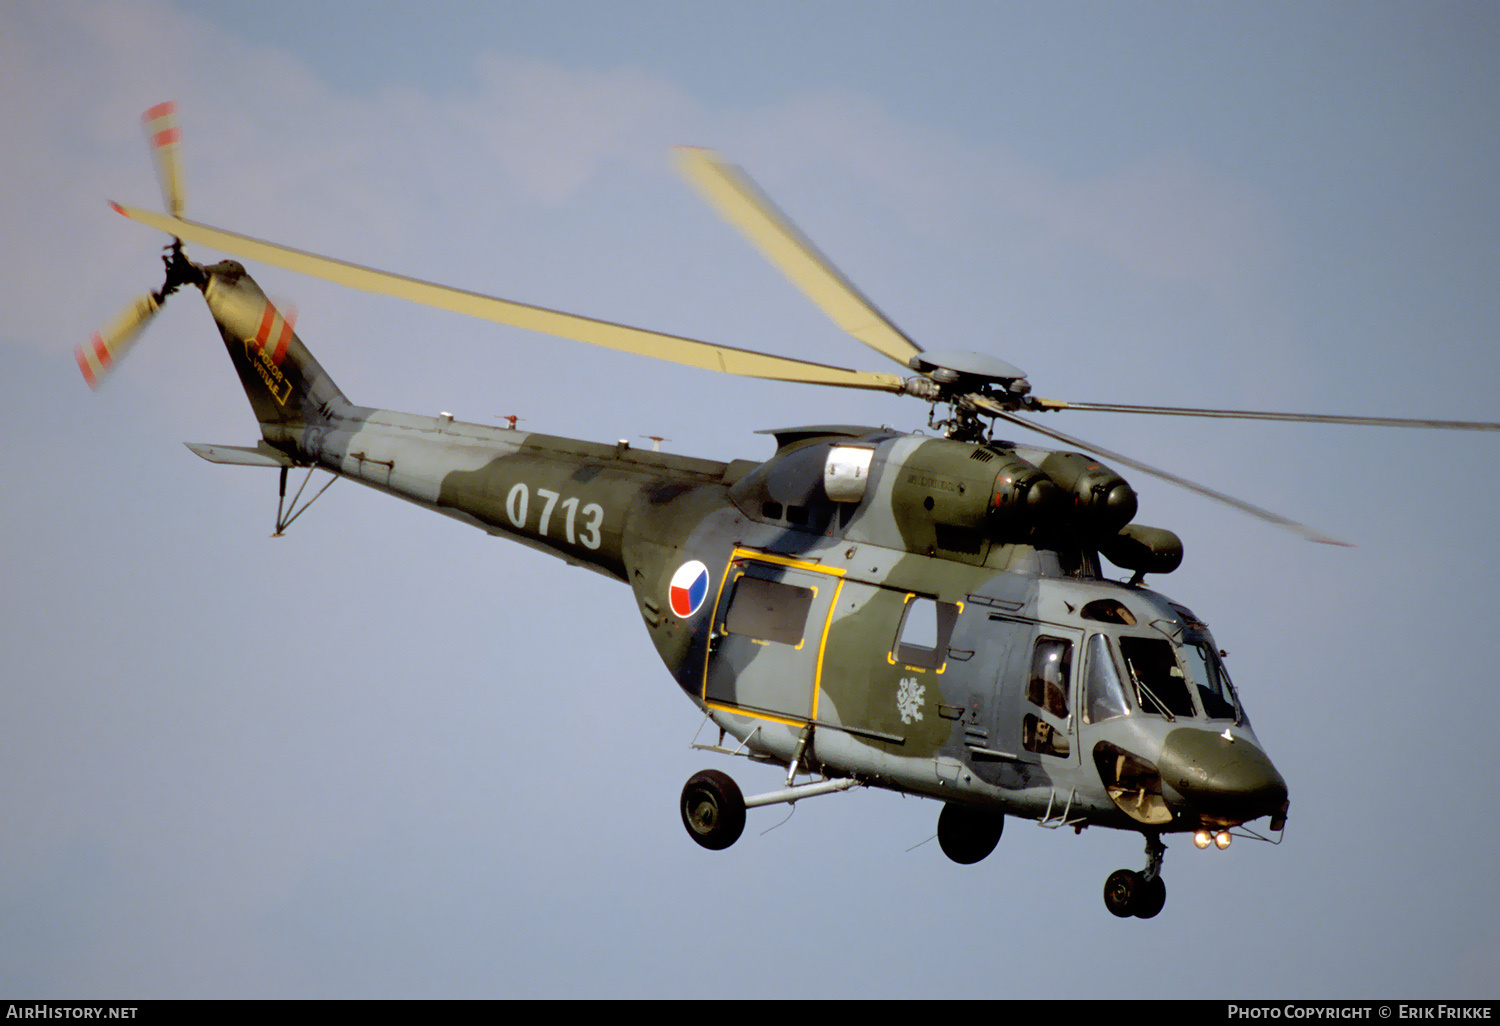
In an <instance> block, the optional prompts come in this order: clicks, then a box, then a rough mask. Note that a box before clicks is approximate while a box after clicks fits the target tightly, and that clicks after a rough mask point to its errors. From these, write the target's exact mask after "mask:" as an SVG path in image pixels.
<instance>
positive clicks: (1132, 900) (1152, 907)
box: [1104, 834, 1167, 919]
mask: <svg viewBox="0 0 1500 1026" xmlns="http://www.w3.org/2000/svg"><path fill="white" fill-rule="evenodd" d="M1166 852H1167V846H1166V845H1165V844H1162V842H1161V836H1160V835H1159V834H1147V835H1146V868H1145V869H1144V870H1143V871H1142V872H1139V873H1137V872H1136V871H1135V870H1133V869H1117V870H1115V871H1114V872H1113V873H1111V874H1109V879H1108V880H1106V881H1104V906H1105V908H1107V909H1109V910H1110V912H1112V913H1113V914H1114V915H1117V916H1119V917H1120V918H1121V919H1128V918H1130V917H1131V916H1135V917H1136V918H1137V919H1150V918H1151V917H1152V916H1154V915H1156V914H1157V913H1158V912H1160V911H1161V910H1162V906H1163V905H1165V904H1166V902H1167V885H1166V883H1165V882H1163V881H1162V878H1161V863H1162V858H1163V856H1165V855H1166Z"/></svg>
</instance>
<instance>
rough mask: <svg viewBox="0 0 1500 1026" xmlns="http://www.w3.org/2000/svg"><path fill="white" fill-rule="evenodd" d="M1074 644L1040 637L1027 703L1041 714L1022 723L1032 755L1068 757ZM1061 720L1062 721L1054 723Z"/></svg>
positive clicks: (1029, 715) (1023, 741)
mask: <svg viewBox="0 0 1500 1026" xmlns="http://www.w3.org/2000/svg"><path fill="white" fill-rule="evenodd" d="M1072 666H1073V643H1072V642H1070V641H1064V640H1063V639H1061V638H1048V637H1042V638H1038V639H1037V641H1036V649H1035V650H1034V651H1033V652H1032V656H1031V676H1030V678H1029V679H1028V680H1027V682H1026V700H1027V701H1028V702H1030V703H1031V704H1032V705H1033V706H1036V707H1037V710H1038V712H1044V713H1046V714H1047V715H1046V716H1041V715H1038V713H1027V714H1026V716H1025V718H1024V719H1023V721H1022V723H1021V745H1022V747H1024V748H1025V749H1026V750H1027V751H1029V752H1041V753H1043V754H1045V755H1053V756H1057V757H1059V758H1066V757H1067V756H1068V755H1069V753H1070V752H1071V751H1072V746H1071V745H1070V744H1069V743H1068V735H1067V720H1068V683H1069V680H1070V678H1071V674H1072ZM1054 720H1055V721H1060V722H1054Z"/></svg>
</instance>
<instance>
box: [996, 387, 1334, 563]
mask: <svg viewBox="0 0 1500 1026" xmlns="http://www.w3.org/2000/svg"><path fill="white" fill-rule="evenodd" d="M966 398H967V399H968V400H969V401H970V402H972V403H974V405H975V406H977V407H979V408H980V409H981V410H983V411H984V412H985V413H988V414H991V415H992V416H995V417H999V418H1000V419H1001V420H1008V421H1010V422H1011V423H1012V424H1017V425H1019V426H1021V427H1023V428H1026V429H1028V430H1030V431H1035V432H1037V433H1038V434H1042V435H1046V436H1047V437H1048V438H1053V439H1056V440H1057V441H1059V442H1062V443H1063V444H1064V445H1069V446H1072V447H1074V448H1077V449H1082V450H1084V451H1085V452H1091V453H1094V454H1096V455H1098V456H1102V457H1104V458H1105V459H1107V460H1110V461H1112V462H1115V463H1119V464H1122V465H1124V466H1127V467H1130V468H1131V469H1133V470H1139V471H1140V472H1141V473H1143V474H1150V475H1152V476H1153V477H1159V478H1161V479H1162V480H1163V481H1170V482H1171V483H1172V484H1175V485H1177V486H1178V487H1180V488H1186V489H1187V490H1188V491H1190V492H1197V493H1198V494H1199V495H1204V496H1207V497H1208V498H1210V499H1214V500H1216V501H1218V502H1222V503H1225V504H1226V505H1229V506H1233V507H1234V508H1235V509H1237V510H1239V511H1240V512H1241V513H1248V514H1250V515H1251V516H1252V517H1256V518H1257V519H1260V520H1264V521H1266V522H1268V523H1272V524H1275V525H1276V526H1278V527H1284V528H1286V529H1287V530H1289V531H1295V532H1296V533H1297V534H1300V535H1301V536H1302V537H1304V538H1306V539H1307V540H1308V541H1314V542H1320V543H1322V544H1324V545H1348V544H1349V543H1348V542H1345V541H1339V540H1338V539H1337V538H1333V537H1330V536H1329V535H1326V534H1324V533H1322V532H1321V531H1315V530H1313V529H1312V528H1311V527H1308V526H1307V525H1306V524H1299V523H1297V521H1295V520H1289V519H1287V518H1286V517H1284V516H1280V515H1279V514H1276V513H1272V512H1271V511H1270V510H1268V509H1262V508H1261V507H1259V506H1255V505H1252V504H1251V503H1248V502H1246V501H1244V500H1243V499H1236V498H1235V497H1234V496H1232V495H1226V494H1224V493H1223V492H1219V491H1215V490H1214V489H1212V488H1209V487H1207V486H1205V485H1201V484H1198V483H1197V482H1195V481H1189V480H1188V479H1187V478H1185V477H1179V476H1177V475H1176V474H1173V473H1171V472H1170V471H1166V470H1162V469H1160V468H1158V467H1153V466H1151V465H1150V464H1147V463H1142V462H1140V461H1139V460H1133V459H1131V458H1130V457H1129V456H1126V455H1124V454H1122V453H1118V452H1114V451H1112V450H1110V449H1106V448H1104V447H1103V446H1102V445H1095V444H1094V443H1093V442H1085V441H1084V440H1083V439H1081V438H1073V437H1071V436H1069V435H1065V434H1063V433H1062V432H1061V431H1054V430H1052V429H1051V428H1046V427H1042V426H1041V425H1040V424H1036V423H1033V422H1032V421H1029V420H1025V419H1023V418H1021V417H1017V416H1015V415H1014V414H1012V413H1009V412H1007V411H1006V410H1005V409H1004V408H1003V407H1001V406H1000V404H998V403H995V402H993V401H991V400H990V399H988V398H987V397H985V396H979V395H971V396H967V397H966Z"/></svg>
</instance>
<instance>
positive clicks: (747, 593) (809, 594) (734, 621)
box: [724, 577, 813, 645]
mask: <svg viewBox="0 0 1500 1026" xmlns="http://www.w3.org/2000/svg"><path fill="white" fill-rule="evenodd" d="M812 600H813V590H812V589H811V588H798V587H796V586H795V585H791V584H782V583H781V582H780V581H767V580H763V579H761V578H759V577H741V578H740V579H739V580H737V581H736V582H735V584H734V594H733V595H731V596H730V598H729V609H728V610H727V611H726V612H725V614H724V629H725V630H726V631H728V632H729V633H730V634H743V635H744V636H745V637H747V638H758V639H760V640H761V641H775V642H779V643H781V644H783V645H800V644H802V635H803V633H804V632H805V631H806V629H807V612H808V610H809V609H811V608H812Z"/></svg>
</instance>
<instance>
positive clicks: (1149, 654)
mask: <svg viewBox="0 0 1500 1026" xmlns="http://www.w3.org/2000/svg"><path fill="white" fill-rule="evenodd" d="M1120 655H1122V656H1123V657H1124V659H1125V669H1126V670H1128V671H1129V672H1130V682H1131V684H1132V685H1133V686H1134V688H1135V704H1136V707H1137V708H1138V709H1140V710H1141V712H1143V713H1150V714H1152V715H1154V716H1165V717H1167V718H1168V719H1176V718H1177V717H1179V716H1192V715H1193V698H1192V695H1191V694H1190V693H1189V692H1188V682H1187V678H1186V677H1184V676H1183V673H1182V667H1180V666H1178V665H1177V657H1176V656H1175V655H1173V653H1172V645H1171V644H1170V643H1169V642H1167V641H1163V640H1162V639H1161V638H1132V637H1123V638H1121V639H1120Z"/></svg>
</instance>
